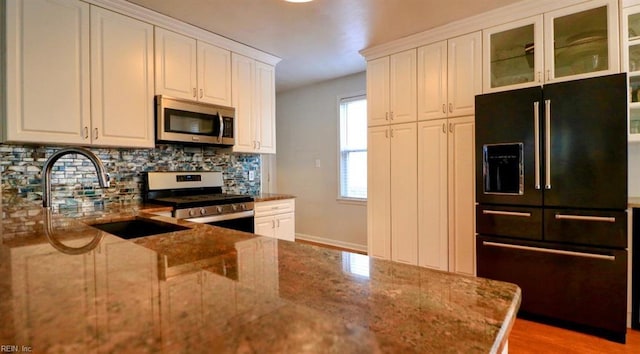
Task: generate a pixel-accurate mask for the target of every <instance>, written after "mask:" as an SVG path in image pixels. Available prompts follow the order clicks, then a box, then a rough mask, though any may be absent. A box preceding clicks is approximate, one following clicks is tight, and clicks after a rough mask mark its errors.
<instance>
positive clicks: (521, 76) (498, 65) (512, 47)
mask: <svg viewBox="0 0 640 354" xmlns="http://www.w3.org/2000/svg"><path fill="white" fill-rule="evenodd" d="M542 18H543V17H542V15H537V16H533V17H529V18H525V19H522V20H518V21H514V22H509V23H507V24H502V25H499V26H495V27H491V28H488V29H485V30H483V31H482V36H483V40H482V47H483V48H482V57H483V59H484V64H483V75H482V78H483V84H482V89H483V92H484V93H487V92H496V91H503V90H513V89H518V88H524V87H531V86H537V85H542V83H543V82H542V80H543V76H542V72H543V71H544V67H543V55H542V54H543V52H544V50H543V47H544V46H543V43H544V42H543V30H542V22H543V21H542Z"/></svg>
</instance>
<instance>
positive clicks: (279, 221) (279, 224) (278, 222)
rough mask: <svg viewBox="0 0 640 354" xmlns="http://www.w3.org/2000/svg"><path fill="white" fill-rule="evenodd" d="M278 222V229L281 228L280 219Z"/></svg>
mask: <svg viewBox="0 0 640 354" xmlns="http://www.w3.org/2000/svg"><path fill="white" fill-rule="evenodd" d="M276 221H277V222H278V228H280V219H278V220H276Z"/></svg>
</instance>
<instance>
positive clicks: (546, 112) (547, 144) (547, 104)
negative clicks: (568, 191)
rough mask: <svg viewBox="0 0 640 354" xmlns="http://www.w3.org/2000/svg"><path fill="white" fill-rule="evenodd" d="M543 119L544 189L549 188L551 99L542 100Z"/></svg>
mask: <svg viewBox="0 0 640 354" xmlns="http://www.w3.org/2000/svg"><path fill="white" fill-rule="evenodd" d="M544 120H545V122H544V123H545V128H544V129H545V130H544V134H545V146H544V153H545V155H544V157H545V168H546V171H545V182H546V183H545V185H544V188H545V189H551V100H544Z"/></svg>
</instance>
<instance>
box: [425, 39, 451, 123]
mask: <svg viewBox="0 0 640 354" xmlns="http://www.w3.org/2000/svg"><path fill="white" fill-rule="evenodd" d="M446 117H447V41H442V42H437V43H434V44H430V45H427V46H424V47H420V48H418V120H429V119H439V118H446Z"/></svg>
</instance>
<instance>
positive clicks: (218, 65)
mask: <svg viewBox="0 0 640 354" xmlns="http://www.w3.org/2000/svg"><path fill="white" fill-rule="evenodd" d="M197 47H198V87H199V88H198V100H199V101H202V102H207V103H213V104H219V105H222V106H231V52H230V51H228V50H226V49H222V48H219V47H216V46H214V45H211V44H208V43H205V42H201V41H198V44H197Z"/></svg>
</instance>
